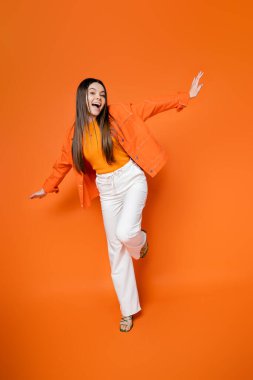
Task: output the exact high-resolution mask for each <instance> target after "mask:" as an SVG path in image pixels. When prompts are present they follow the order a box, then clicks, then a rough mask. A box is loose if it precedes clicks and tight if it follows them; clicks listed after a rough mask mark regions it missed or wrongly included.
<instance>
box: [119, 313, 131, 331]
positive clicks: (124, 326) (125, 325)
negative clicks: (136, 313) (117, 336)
mask: <svg viewBox="0 0 253 380" xmlns="http://www.w3.org/2000/svg"><path fill="white" fill-rule="evenodd" d="M132 327H133V316H132V315H129V316H128V317H124V316H123V317H122V318H121V320H120V331H124V332H128V331H130V330H131V328H132Z"/></svg>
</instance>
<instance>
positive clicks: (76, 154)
mask: <svg viewBox="0 0 253 380" xmlns="http://www.w3.org/2000/svg"><path fill="white" fill-rule="evenodd" d="M94 82H98V83H100V84H101V85H102V86H103V87H104V90H105V104H104V107H103V109H102V110H101V112H100V114H99V115H98V116H97V117H96V121H97V123H98V126H99V129H100V132H101V140H102V153H103V156H104V157H105V159H106V161H107V163H108V164H109V165H111V164H112V163H113V162H115V158H114V155H113V141H112V138H111V133H110V118H111V116H110V114H109V110H108V105H107V91H106V88H105V86H104V84H103V82H102V81H101V80H99V79H95V78H86V79H84V80H83V81H82V82H81V83H80V84H79V86H78V88H77V91H76V117H75V122H74V136H73V141H72V158H73V165H74V167H75V169H76V170H77V171H78V172H79V173H81V172H83V173H86V168H85V157H84V153H83V141H84V136H85V133H84V132H85V131H86V130H87V129H88V125H89V118H88V115H89V112H88V107H87V103H86V99H88V87H89V85H90V84H91V83H94Z"/></svg>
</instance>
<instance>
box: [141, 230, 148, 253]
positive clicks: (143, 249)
mask: <svg viewBox="0 0 253 380" xmlns="http://www.w3.org/2000/svg"><path fill="white" fill-rule="evenodd" d="M142 231H144V232H145V233H146V234H147V231H146V230H144V229H142ZM147 253H148V241H147V240H146V242H145V244H144V246H143V247H142V249H141V252H140V258H141V259H143V258H144V257H145V256H146V254H147Z"/></svg>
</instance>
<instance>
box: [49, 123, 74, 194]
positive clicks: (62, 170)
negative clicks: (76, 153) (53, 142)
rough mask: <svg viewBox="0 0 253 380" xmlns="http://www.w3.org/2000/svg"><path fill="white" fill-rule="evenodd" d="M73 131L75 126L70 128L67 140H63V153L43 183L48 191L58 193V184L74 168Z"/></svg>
mask: <svg viewBox="0 0 253 380" xmlns="http://www.w3.org/2000/svg"><path fill="white" fill-rule="evenodd" d="M72 132H73V126H72V127H71V128H68V131H67V133H66V136H65V140H64V142H63V145H62V148H61V153H60V155H59V157H58V158H57V160H56V161H55V163H54V165H53V168H52V169H53V170H52V172H51V174H50V176H49V177H48V178H47V179H46V180H45V182H44V183H43V185H42V188H43V189H44V190H45V192H46V193H53V192H55V193H58V192H59V188H58V185H59V184H60V183H61V181H62V180H63V179H64V177H65V176H66V174H67V173H68V172H69V171H70V169H71V168H72V165H73V163H72V160H71V146H72V134H73V133H72Z"/></svg>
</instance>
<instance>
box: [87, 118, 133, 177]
mask: <svg viewBox="0 0 253 380" xmlns="http://www.w3.org/2000/svg"><path fill="white" fill-rule="evenodd" d="M112 141H113V153H114V157H115V159H116V162H114V163H112V164H111V165H109V164H108V163H107V161H106V159H105V157H104V156H103V155H102V139H101V132H100V129H99V126H98V123H97V121H96V120H94V121H93V122H90V124H89V131H84V139H83V154H84V156H85V158H86V159H87V160H88V161H89V162H90V164H91V166H92V167H93V169H94V170H95V171H96V172H97V173H98V174H102V173H109V172H112V171H114V170H116V169H119V168H120V167H121V166H123V165H125V164H126V163H127V162H128V161H129V159H130V157H129V155H128V154H127V152H126V151H125V150H124V149H123V147H122V146H121V145H120V144H119V143H118V141H117V140H116V139H115V138H114V136H112Z"/></svg>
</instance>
